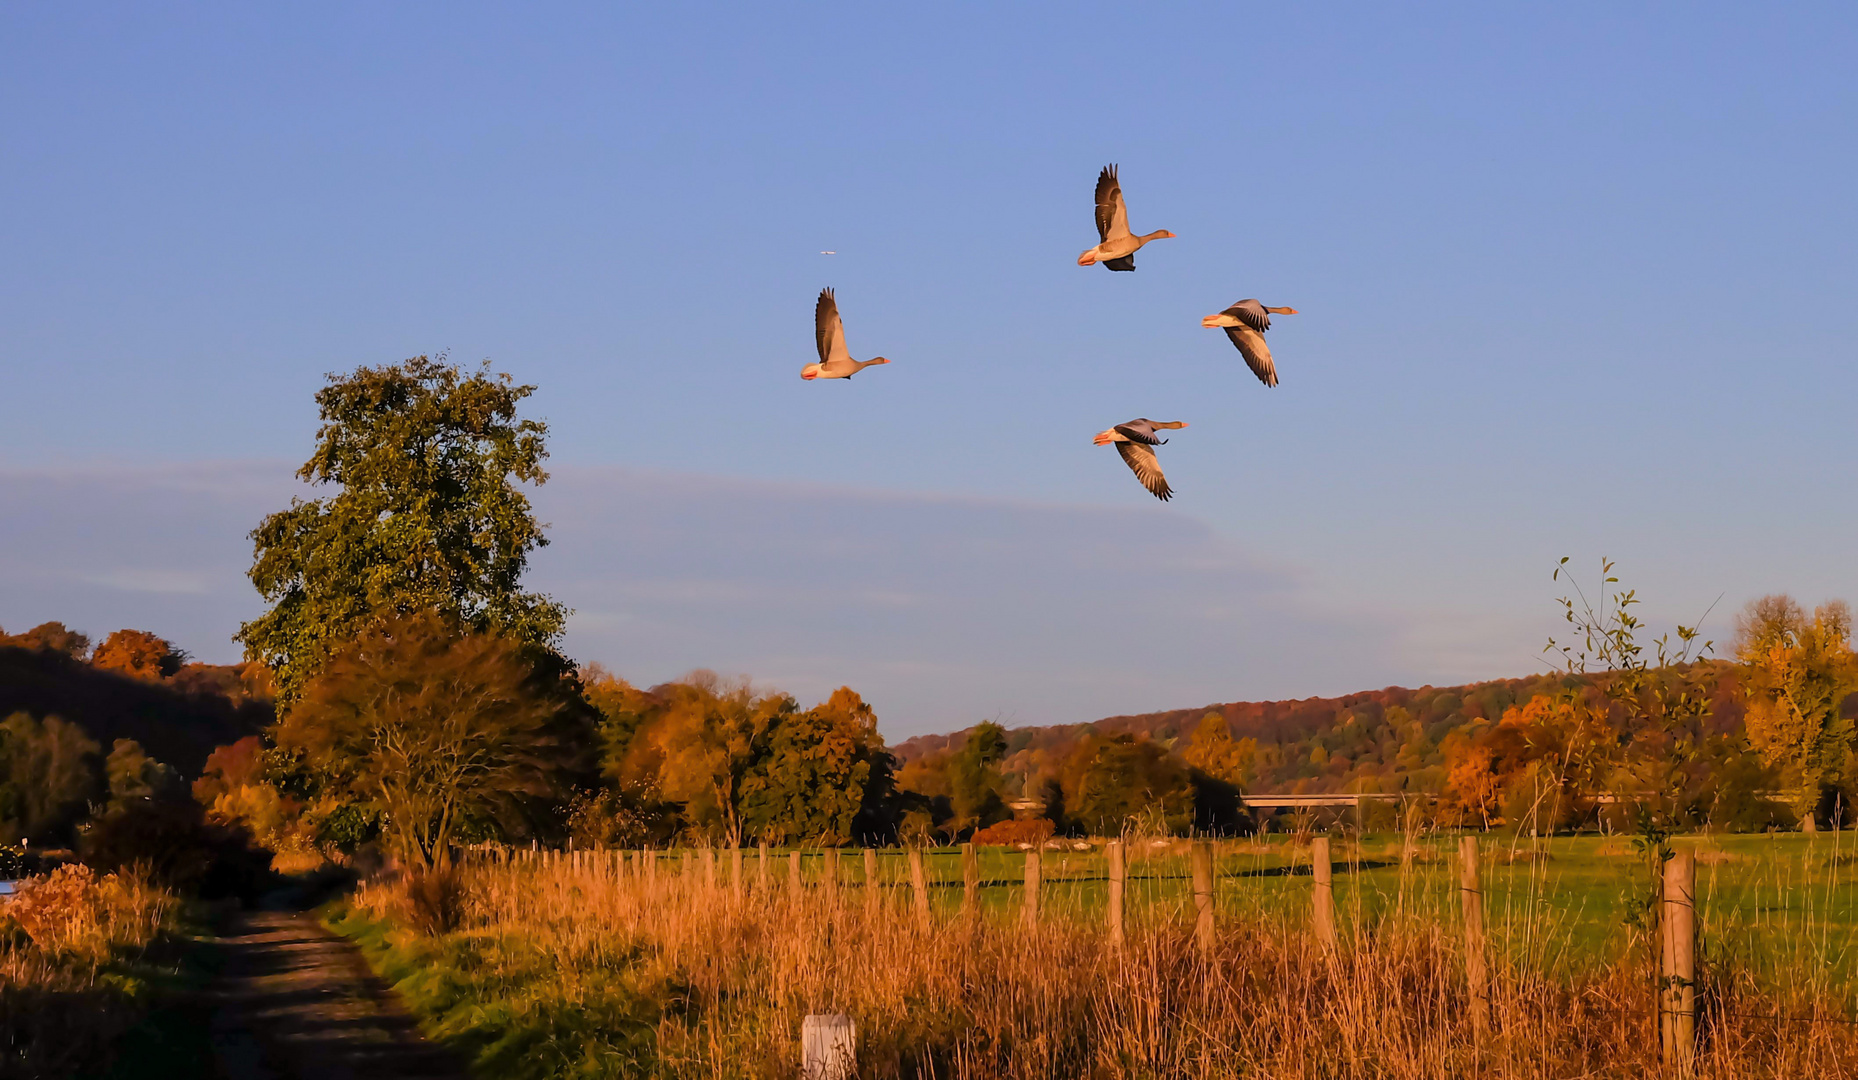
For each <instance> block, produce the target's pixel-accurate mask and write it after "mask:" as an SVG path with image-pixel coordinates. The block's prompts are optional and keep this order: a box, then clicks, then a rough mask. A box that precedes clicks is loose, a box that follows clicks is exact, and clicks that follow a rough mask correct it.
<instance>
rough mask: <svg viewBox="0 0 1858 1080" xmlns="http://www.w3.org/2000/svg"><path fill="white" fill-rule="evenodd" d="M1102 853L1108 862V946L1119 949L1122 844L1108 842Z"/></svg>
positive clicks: (1119, 841)
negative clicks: (1107, 858)
mask: <svg viewBox="0 0 1858 1080" xmlns="http://www.w3.org/2000/svg"><path fill="white" fill-rule="evenodd" d="M1103 853H1104V854H1105V855H1106V856H1108V857H1109V860H1110V911H1109V915H1110V944H1111V945H1115V946H1117V947H1118V948H1120V947H1121V946H1122V943H1123V878H1124V868H1123V842H1122V841H1121V840H1112V841H1110V842H1109V843H1108V844H1105V845H1104V846H1103Z"/></svg>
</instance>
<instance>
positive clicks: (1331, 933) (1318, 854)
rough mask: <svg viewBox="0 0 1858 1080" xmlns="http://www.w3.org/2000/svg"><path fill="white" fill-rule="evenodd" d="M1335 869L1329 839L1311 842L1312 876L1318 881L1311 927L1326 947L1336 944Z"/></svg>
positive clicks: (1313, 898) (1312, 901)
mask: <svg viewBox="0 0 1858 1080" xmlns="http://www.w3.org/2000/svg"><path fill="white" fill-rule="evenodd" d="M1334 872H1335V867H1334V866H1333V865H1332V864H1331V863H1330V861H1329V838H1328V837H1327V836H1318V837H1315V838H1314V839H1312V840H1311V841H1310V875H1311V876H1312V877H1314V878H1315V879H1316V888H1315V889H1314V890H1313V895H1312V896H1311V898H1310V899H1311V910H1310V926H1311V928H1312V929H1313V930H1315V931H1316V940H1317V941H1319V942H1321V943H1322V944H1324V945H1326V946H1332V945H1334V944H1335V884H1334V879H1333V877H1332V876H1331V875H1332V874H1333V873H1334Z"/></svg>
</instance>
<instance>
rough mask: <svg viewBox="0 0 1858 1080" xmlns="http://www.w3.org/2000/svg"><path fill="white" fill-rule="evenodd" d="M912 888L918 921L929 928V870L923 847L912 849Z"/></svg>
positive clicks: (923, 926)
mask: <svg viewBox="0 0 1858 1080" xmlns="http://www.w3.org/2000/svg"><path fill="white" fill-rule="evenodd" d="M910 890H911V891H912V892H913V893H915V894H916V895H915V899H916V921H917V922H919V923H921V924H922V928H923V929H924V930H927V929H929V871H928V870H927V868H925V867H924V866H923V849H922V848H919V847H913V848H911V849H910Z"/></svg>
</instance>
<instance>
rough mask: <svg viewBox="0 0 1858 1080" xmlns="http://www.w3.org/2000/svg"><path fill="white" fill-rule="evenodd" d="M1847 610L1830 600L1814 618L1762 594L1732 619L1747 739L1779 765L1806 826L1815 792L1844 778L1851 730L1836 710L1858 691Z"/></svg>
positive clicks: (1856, 662)
mask: <svg viewBox="0 0 1858 1080" xmlns="http://www.w3.org/2000/svg"><path fill="white" fill-rule="evenodd" d="M1851 624H1852V617H1851V609H1850V608H1848V607H1847V606H1846V605H1845V602H1844V601H1843V600H1833V601H1830V602H1828V603H1824V604H1821V605H1820V606H1819V607H1818V608H1816V609H1814V611H1813V615H1812V617H1811V618H1808V617H1807V614H1806V612H1805V610H1804V609H1802V608H1801V607H1800V605H1799V604H1798V603H1796V602H1794V599H1793V598H1792V597H1790V596H1786V595H1779V596H1764V597H1762V598H1761V599H1759V600H1755V601H1753V602H1751V603H1750V604H1749V605H1748V607H1747V608H1746V609H1745V610H1744V611H1743V612H1742V614H1741V615H1740V616H1738V617H1737V619H1736V650H1735V651H1736V659H1737V660H1740V661H1741V663H1742V678H1743V686H1744V689H1745V692H1746V694H1747V701H1748V715H1747V720H1746V722H1745V723H1746V730H1747V732H1748V741H1749V743H1750V744H1751V745H1753V746H1754V748H1755V751H1756V752H1757V753H1759V754H1760V755H1761V757H1762V760H1763V761H1765V762H1766V763H1767V764H1768V765H1770V766H1778V767H1779V768H1780V769H1781V771H1782V775H1783V776H1784V777H1785V778H1786V782H1787V784H1788V786H1789V788H1790V789H1791V790H1790V791H1789V795H1790V797H1791V802H1792V803H1793V807H1794V810H1795V811H1796V812H1798V813H1799V814H1800V816H1801V820H1802V821H1807V820H1810V817H1809V815H1811V814H1813V813H1814V812H1815V810H1816V808H1817V806H1818V803H1819V800H1820V792H1821V791H1822V790H1824V788H1825V787H1826V786H1827V785H1829V784H1833V783H1836V782H1837V781H1838V780H1840V779H1842V778H1843V774H1844V772H1845V770H1846V761H1847V756H1848V754H1849V752H1850V751H1851V749H1852V742H1853V735H1854V728H1853V723H1852V720H1851V718H1850V717H1847V716H1845V715H1843V714H1842V710H1841V706H1842V705H1843V704H1844V702H1845V699H1846V697H1847V696H1849V695H1850V694H1851V693H1852V692H1853V691H1854V690H1858V655H1855V654H1854V653H1853V651H1852V643H1851V635H1852V625H1851Z"/></svg>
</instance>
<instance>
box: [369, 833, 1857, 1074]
mask: <svg viewBox="0 0 1858 1080" xmlns="http://www.w3.org/2000/svg"><path fill="white" fill-rule="evenodd" d="M678 865H679V864H677V863H669V864H663V863H661V864H660V866H659V868H658V870H657V872H656V873H655V874H653V875H651V876H649V877H647V876H646V875H644V874H642V873H640V872H639V871H638V870H637V868H636V867H634V866H630V865H627V866H624V867H622V866H621V865H620V864H619V863H618V862H616V861H615V860H613V859H611V858H610V857H608V858H601V859H590V860H588V861H587V864H585V865H581V866H575V865H572V864H570V863H567V862H562V861H554V860H547V859H542V860H523V861H515V862H509V861H501V860H487V861H484V862H481V863H477V864H474V865H471V866H468V867H466V868H465V869H463V870H461V871H460V872H459V873H460V877H459V881H458V884H457V887H458V889H459V901H458V903H459V908H458V911H459V917H460V920H461V923H460V929H459V930H457V931H456V932H454V933H452V934H450V935H447V936H445V937H444V938H443V939H442V942H440V943H438V944H435V945H433V946H431V948H432V950H434V951H429V952H428V953H427V954H426V956H427V961H426V962H429V963H433V964H442V965H449V966H448V968H447V972H448V973H447V975H446V979H449V980H452V982H453V983H458V982H460V981H462V982H465V983H469V984H471V990H470V992H469V993H468V994H461V993H460V992H459V991H458V990H457V988H456V986H454V987H453V989H452V990H451V991H448V994H447V995H442V996H444V998H445V1001H447V1002H452V1003H457V1002H461V1001H466V1000H468V1001H469V1003H470V1005H469V1007H470V1009H471V1010H474V1011H472V1012H471V1015H472V1016H474V1017H480V1018H481V1017H482V1016H483V1015H485V1012H484V1010H485V1009H486V1008H490V1009H496V1010H502V1012H501V1013H500V1014H499V1015H500V1016H502V1017H503V1022H505V1023H507V1024H509V1025H510V1026H512V1027H521V1026H523V1024H524V1023H525V1022H526V1021H527V1020H534V1019H535V1018H536V1017H538V1016H540V1015H541V1014H543V1013H550V1012H552V1013H553V1014H554V1015H555V1017H556V1019H555V1020H553V1021H550V1022H549V1024H541V1025H539V1026H540V1027H549V1026H550V1024H552V1025H553V1026H552V1028H550V1030H554V1031H557V1032H565V1033H566V1037H565V1038H559V1039H557V1038H552V1037H551V1038H550V1039H544V1040H542V1041H540V1042H532V1043H530V1044H527V1045H529V1047H530V1050H529V1051H528V1054H529V1057H528V1058H526V1059H522V1060H528V1061H530V1062H531V1064H532V1065H533V1063H534V1062H536V1061H541V1060H543V1059H547V1060H548V1061H551V1062H553V1063H554V1064H551V1065H549V1066H548V1067H547V1068H548V1070H552V1073H553V1074H560V1075H565V1074H567V1073H569V1072H573V1073H574V1074H575V1075H638V1074H640V1073H642V1072H643V1073H650V1074H655V1075H661V1076H674V1077H691V1078H698V1077H716V1078H723V1077H776V1076H791V1075H792V1074H793V1071H794V1068H795V1066H796V1064H797V1061H798V1055H799V1049H798V1038H799V1030H800V1023H801V1019H802V1017H804V1016H805V1015H806V1014H808V1013H817V1012H844V1013H847V1014H849V1015H850V1016H851V1017H852V1018H853V1020H854V1021H855V1022H856V1023H857V1026H858V1048H859V1053H858V1057H859V1071H860V1073H861V1075H863V1076H867V1077H876V1078H887V1077H948V1078H951V1080H966V1078H974V1080H981V1078H987V1080H994V1078H1013V1080H1020V1078H1024V1080H1034V1078H1037V1080H1046V1078H1060V1077H1062V1078H1075V1077H1081V1076H1092V1077H1121V1076H1130V1077H1138V1076H1139V1077H1157V1078H1159V1077H1180V1078H1212V1077H1218V1078H1225V1077H1238V1076H1272V1077H1283V1076H1298V1077H1415V1078H1418V1077H1447V1076H1488V1077H1501V1078H1518V1080H1520V1078H1536V1077H1541V1078H1549V1077H1555V1078H1561V1077H1574V1076H1634V1077H1638V1076H1643V1075H1645V1074H1649V1073H1656V1072H1657V1071H1658V1070H1659V1065H1658V1047H1657V1034H1656V1024H1655V1020H1654V1015H1653V1008H1654V1006H1653V990H1652V985H1651V982H1650V980H1649V979H1648V978H1647V977H1646V972H1645V971H1644V969H1643V967H1642V966H1641V965H1640V964H1639V963H1638V958H1637V957H1636V956H1626V957H1621V958H1619V959H1618V960H1617V961H1616V962H1612V963H1602V964H1597V965H1589V966H1586V967H1584V968H1575V967H1572V966H1568V965H1561V964H1555V963H1551V964H1547V965H1541V964H1536V963H1533V962H1528V961H1526V960H1525V961H1524V962H1518V961H1516V960H1515V959H1514V958H1509V957H1502V956H1500V957H1496V958H1495V960H1496V966H1497V968H1498V970H1499V971H1500V973H1501V974H1500V977H1499V978H1498V979H1497V982H1496V986H1495V988H1494V990H1493V1000H1492V1006H1491V1007H1492V1016H1493V1027H1494V1031H1493V1032H1492V1033H1491V1034H1490V1035H1489V1036H1488V1037H1487V1038H1485V1039H1484V1040H1483V1041H1482V1042H1481V1043H1480V1041H1479V1040H1477V1039H1476V1038H1475V1037H1474V1033H1473V1031H1472V1030H1471V1028H1470V1022H1469V1018H1468V1010H1467V1007H1466V1004H1467V1003H1466V988H1465V985H1464V977H1463V958H1462V955H1461V954H1460V952H1459V948H1460V946H1459V942H1458V940H1457V938H1456V936H1455V935H1454V933H1453V925H1454V924H1453V922H1452V921H1451V920H1450V919H1449V918H1443V917H1440V916H1441V915H1443V914H1446V913H1442V912H1437V911H1425V910H1423V909H1422V908H1420V907H1418V906H1415V907H1413V908H1411V909H1409V910H1407V911H1405V912H1402V913H1399V914H1396V915H1393V916H1389V917H1385V918H1382V919H1380V920H1379V921H1377V922H1376V923H1375V924H1373V925H1371V926H1368V925H1357V926H1356V927H1354V928H1353V931H1352V932H1351V933H1350V934H1348V935H1347V936H1346V937H1345V940H1344V942H1343V944H1342V945H1341V946H1340V947H1339V948H1335V949H1328V948H1325V947H1323V946H1321V945H1319V944H1318V943H1317V942H1316V941H1315V940H1313V939H1312V938H1311V936H1310V935H1309V934H1308V933H1307V932H1306V930H1305V928H1304V927H1303V926H1302V925H1299V924H1298V922H1297V921H1296V920H1295V919H1290V918H1272V917H1267V916H1260V915H1256V914H1251V913H1248V912H1247V911H1246V910H1233V909H1232V905H1228V908H1227V910H1223V911H1222V912H1221V920H1220V926H1219V931H1218V934H1217V942H1216V945H1215V947H1214V948H1213V950H1212V951H1211V952H1210V953H1209V954H1205V955H1203V954H1201V953H1200V952H1199V951H1198V950H1197V949H1196V947H1195V945H1194V943H1193V941H1192V939H1191V935H1190V933H1189V929H1188V927H1187V925H1186V920H1185V918H1184V913H1183V912H1181V911H1180V910H1179V908H1178V907H1175V906H1170V905H1161V906H1152V907H1148V908H1145V909H1143V908H1138V910H1137V912H1136V913H1135V917H1134V918H1133V920H1132V925H1131V928H1130V932H1129V937H1128V941H1127V943H1126V945H1125V946H1124V947H1122V948H1120V949H1118V948H1115V947H1113V946H1111V944H1110V943H1109V942H1108V940H1107V938H1106V935H1105V934H1104V933H1103V932H1102V929H1101V927H1100V926H1099V925H1097V924H1096V922H1095V921H1094V920H1086V919H1084V918H1081V917H1079V916H1080V915H1081V913H1074V914H1067V913H1065V912H1063V911H1054V910H1052V909H1050V908H1049V907H1048V908H1047V909H1046V911H1045V912H1044V917H1043V918H1042V921H1041V922H1040V923H1039V924H1038V925H1036V926H1033V927H1027V926H1025V925H1024V924H1023V923H1021V922H1020V921H1019V920H1018V919H1017V918H1013V917H1010V916H1006V917H1003V916H1000V915H993V916H973V917H958V918H952V919H944V918H938V919H936V920H934V921H933V922H932V925H929V926H927V927H925V926H923V925H921V924H919V923H918V921H917V920H916V918H915V916H914V914H913V911H912V909H911V907H910V905H909V903H908V897H909V890H908V888H907V886H906V887H902V888H894V887H893V888H885V889H881V890H878V892H879V894H880V895H879V896H878V897H877V898H876V899H875V901H873V899H872V894H871V893H868V892H867V891H866V890H865V888H864V887H863V886H862V885H840V886H828V885H809V886H807V887H805V888H801V889H795V888H793V887H791V886H789V885H788V884H787V883H786V881H785V880H784V877H783V876H782V875H778V874H777V875H776V881H775V882H773V883H771V884H769V885H767V886H760V887H758V886H755V885H752V884H751V885H748V886H747V887H745V888H743V889H742V890H741V891H739V892H738V891H736V890H734V889H732V888H731V887H730V885H729V884H728V883H727V874H726V873H722V872H720V868H719V873H718V874H717V875H716V878H715V883H711V879H710V878H709V876H708V875H706V874H705V873H703V872H702V870H701V867H700V864H699V865H697V866H692V867H691V869H690V872H688V873H683V872H678ZM357 902H358V903H359V904H360V906H362V907H363V908H365V909H368V910H371V911H373V912H374V913H375V914H376V915H377V916H393V917H397V918H404V910H405V909H404V904H405V898H404V896H402V895H400V894H398V893H396V892H394V891H393V890H391V889H387V888H374V889H369V890H364V891H363V892H362V893H361V894H360V895H359V896H358V898H357ZM1553 932H1554V928H1553V927H1552V926H1548V927H1544V928H1543V929H1542V932H1541V934H1540V935H1538V936H1539V937H1546V936H1549V935H1552V933H1553ZM403 935H405V936H407V937H409V938H410V936H411V935H412V932H411V931H404V932H403ZM1532 951H1533V952H1537V953H1540V954H1542V955H1554V950H1552V949H1547V948H1544V947H1543V943H1542V942H1539V941H1538V942H1536V943H1535V944H1534V945H1533V946H1532ZM1710 979H1711V982H1710V985H1709V986H1708V987H1706V993H1705V995H1704V997H1705V1000H1706V1001H1707V1002H1708V1003H1709V1004H1708V1006H1707V1009H1708V1012H1707V1015H1706V1016H1705V1018H1704V1024H1703V1027H1704V1029H1705V1031H1706V1033H1707V1034H1706V1042H1705V1045H1704V1047H1703V1050H1702V1055H1701V1060H1702V1074H1703V1075H1706V1076H1718V1077H1726V1078H1727V1077H1735V1078H1742V1077H1750V1078H1752V1077H1819V1076H1825V1077H1832V1076H1852V1075H1858V1030H1855V1029H1854V1028H1853V1027H1852V1026H1851V1025H1849V1024H1846V1023H1842V1022H1834V1021H1838V1020H1844V1019H1849V1017H1850V1013H1849V1012H1848V1011H1847V1008H1846V1003H1845V1001H1844V1000H1843V998H1842V997H1841V996H1840V995H1839V993H1838V992H1836V991H1835V990H1834V989H1833V988H1828V987H1826V986H1825V985H1824V983H1823V981H1815V980H1799V981H1797V982H1796V983H1795V984H1793V985H1795V986H1796V987H1797V988H1803V989H1796V990H1794V991H1785V992H1778V993H1777V992H1775V991H1772V990H1767V989H1763V987H1762V986H1761V985H1759V984H1757V982H1756V981H1754V980H1753V979H1752V978H1750V977H1748V975H1747V973H1746V972H1742V971H1739V970H1732V969H1728V968H1723V967H1719V968H1717V969H1715V970H1713V971H1712V973H1711V975H1710ZM564 1013H572V1014H573V1015H574V1016H575V1017H577V1018H578V1019H577V1020H576V1021H575V1022H574V1023H565V1024H564V1023H563V1022H561V1021H560V1019H559V1018H560V1016H561V1015H562V1014H564ZM1776 1017H1780V1018H1784V1019H1782V1020H1778V1021H1777V1020H1776V1019H1774V1018H1776ZM1807 1017H1812V1018H1816V1019H1817V1021H1819V1022H1811V1023H1802V1022H1798V1021H1799V1020H1800V1019H1801V1018H1807ZM491 1037H492V1033H486V1032H483V1031H479V1032H478V1033H477V1034H476V1035H475V1036H474V1038H475V1039H476V1040H477V1041H478V1042H479V1043H480V1044H481V1043H482V1042H483V1041H484V1040H486V1039H489V1038H491ZM603 1039H604V1040H606V1042H604V1043H603V1041H602V1040H603ZM577 1047H578V1048H579V1049H577ZM517 1060H519V1059H518V1058H514V1057H513V1058H512V1059H511V1061H512V1062H514V1061H517ZM512 1067H517V1066H514V1065H512ZM549 1074H551V1072H550V1071H545V1070H544V1069H543V1068H542V1067H541V1066H534V1067H533V1071H531V1072H529V1073H527V1075H549Z"/></svg>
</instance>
